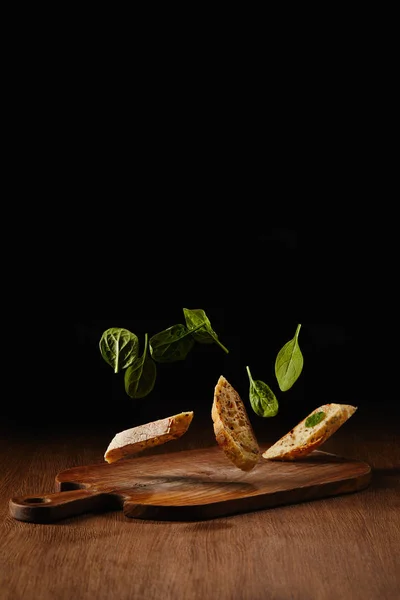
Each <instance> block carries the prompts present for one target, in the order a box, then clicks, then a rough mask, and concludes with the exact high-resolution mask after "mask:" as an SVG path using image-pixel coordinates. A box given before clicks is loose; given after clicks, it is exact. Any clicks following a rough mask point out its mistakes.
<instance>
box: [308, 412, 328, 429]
mask: <svg viewBox="0 0 400 600" xmlns="http://www.w3.org/2000/svg"><path fill="white" fill-rule="evenodd" d="M325 417H326V414H325V413H324V412H323V411H322V410H321V411H320V412H316V413H313V414H312V415H310V416H309V417H308V418H307V419H306V422H305V426H306V427H314V425H318V423H321V421H323V420H324V419H325Z"/></svg>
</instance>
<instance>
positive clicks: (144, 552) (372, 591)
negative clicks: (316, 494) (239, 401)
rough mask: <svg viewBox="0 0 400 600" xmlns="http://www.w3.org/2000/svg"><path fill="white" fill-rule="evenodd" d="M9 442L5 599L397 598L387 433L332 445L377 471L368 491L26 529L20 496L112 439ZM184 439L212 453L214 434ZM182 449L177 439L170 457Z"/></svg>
mask: <svg viewBox="0 0 400 600" xmlns="http://www.w3.org/2000/svg"><path fill="white" fill-rule="evenodd" d="M1 433H2V435H1V436H0V498H1V503H0V598H1V600H22V599H24V600H36V599H37V598H40V599H41V600H50V599H51V600H54V599H57V600H64V599H65V600H69V599H70V598H77V599H79V600H89V599H90V600H92V599H93V598H96V600H108V599H109V598H118V599H120V600H136V599H138V600H139V599H140V600H152V599H154V600H156V599H159V598H163V599H166V600H205V599H208V598H218V599H219V600H265V599H272V600H337V599H338V598H340V599H341V600H394V599H396V598H398V597H399V590H400V577H399V574H400V559H399V557H400V522H399V514H400V500H399V498H400V494H399V491H400V443H399V435H398V433H397V432H396V431H395V429H394V427H393V428H390V424H389V425H388V426H387V427H385V428H384V429H382V430H381V431H378V430H377V426H376V424H375V423H374V424H371V425H368V424H366V425H365V427H363V428H361V427H360V426H359V424H356V423H354V425H352V426H351V427H349V428H348V429H347V431H346V430H343V432H340V431H339V432H337V433H336V434H335V436H334V437H333V438H332V439H331V440H330V441H329V444H328V442H327V444H326V446H325V445H324V450H326V451H328V452H332V453H336V454H338V455H341V456H345V457H346V458H349V459H353V460H359V461H365V462H367V463H369V464H370V465H371V466H372V469H373V474H372V480H371V483H370V485H369V486H368V487H367V488H366V489H365V490H363V491H361V492H359V493H356V494H345V495H341V496H338V497H333V498H327V499H321V500H318V501H317V502H303V503H300V504H295V505H287V506H282V507H277V508H274V509H273V510H262V511H257V512H249V513H244V514H240V515H236V516H231V517H221V518H218V519H216V520H212V521H203V522H194V523H188V522H163V521H144V520H139V519H127V518H126V517H125V516H124V514H123V513H122V511H119V510H115V511H110V512H106V513H93V514H83V515H81V516H75V517H73V518H69V519H64V520H62V521H58V522H57V523H54V524H45V525H41V524H32V523H25V522H22V521H18V520H16V519H14V518H12V517H11V516H10V514H9V507H8V501H9V498H10V497H11V496H12V495H14V494H16V495H18V496H27V495H29V494H32V493H34V494H39V493H40V492H43V490H51V489H53V486H54V477H55V474H56V473H58V472H60V471H63V470H65V469H68V468H71V467H74V466H75V467H80V466H84V465H87V464H93V463H96V462H98V461H99V459H101V457H102V456H103V453H104V448H106V447H107V444H108V443H109V440H110V439H111V437H112V435H110V434H112V432H111V431H109V430H106V429H104V430H102V431H101V430H99V431H97V432H93V431H92V432H90V431H85V430H82V431H79V430H77V428H75V427H71V429H70V430H66V431H60V430H55V431H53V432H51V431H49V432H46V431H44V430H43V431H41V432H39V433H35V434H34V435H29V434H24V433H23V432H19V431H10V430H9V429H7V430H5V431H3V432H1ZM281 433H282V432H278V434H277V436H276V437H278V435H279V434H281ZM187 435H188V436H189V432H188V434H187ZM267 441H271V440H267ZM178 442H179V441H178ZM181 442H184V444H183V447H184V448H185V449H191V448H194V447H200V446H202V445H207V444H208V443H210V444H211V443H212V432H211V433H210V431H209V429H206V430H205V431H197V432H196V430H194V432H192V434H191V435H190V436H189V437H188V439H187V440H184V438H182V440H181ZM180 448H181V444H179V443H177V444H175V442H171V446H170V447H169V448H168V451H179V450H180ZM166 450H167V448H165V451H166ZM153 454H154V455H161V454H162V451H161V449H159V450H158V451H154V453H153Z"/></svg>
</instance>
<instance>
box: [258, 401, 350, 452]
mask: <svg viewBox="0 0 400 600" xmlns="http://www.w3.org/2000/svg"><path fill="white" fill-rule="evenodd" d="M356 410H357V407H356V406H352V405H350V404H335V403H331V404H323V405H322V406H320V407H318V408H316V409H315V410H313V411H312V412H311V413H310V414H309V415H308V416H307V417H305V418H304V419H303V420H302V421H300V422H299V423H298V424H297V425H296V426H295V427H294V428H293V429H292V430H291V431H289V432H288V433H286V434H285V435H284V436H283V437H281V438H280V439H279V440H278V441H277V442H276V443H275V444H273V445H272V446H271V447H270V448H268V450H266V451H265V452H264V453H263V454H262V456H263V458H266V459H268V460H297V459H299V458H303V457H305V456H308V455H309V454H310V453H311V452H312V451H313V450H315V449H316V448H319V446H321V445H322V444H323V443H324V442H326V440H327V439H328V438H330V437H331V435H333V434H334V433H335V431H337V430H338V429H339V427H341V426H342V425H343V424H344V423H345V422H346V421H347V420H348V419H349V418H350V417H351V416H352V415H353V414H354V413H355V411H356ZM318 412H324V413H325V418H324V419H323V420H322V421H321V422H320V423H318V424H317V425H315V426H311V427H306V426H305V423H306V420H307V419H308V418H309V417H310V416H311V415H313V414H315V413H318Z"/></svg>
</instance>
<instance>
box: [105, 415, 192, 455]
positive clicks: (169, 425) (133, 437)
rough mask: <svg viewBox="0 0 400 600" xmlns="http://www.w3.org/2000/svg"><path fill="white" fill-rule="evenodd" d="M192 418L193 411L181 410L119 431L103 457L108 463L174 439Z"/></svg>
mask: <svg viewBox="0 0 400 600" xmlns="http://www.w3.org/2000/svg"><path fill="white" fill-rule="evenodd" d="M192 419H193V411H190V412H182V413H179V414H177V415H173V416H172V417H166V418H165V419H160V420H158V421H152V422H151V423H146V424H145V425H139V426H138V427H133V428H132V429H126V430H125V431H121V432H120V433H117V434H116V436H115V437H114V438H113V439H112V440H111V443H110V445H109V446H108V448H107V450H106V453H105V454H104V459H105V460H106V461H107V462H108V463H112V462H115V461H117V460H120V459H121V458H126V457H128V456H131V455H133V454H137V453H138V452H142V451H143V450H146V449H147V448H153V447H154V446H160V445H161V444H165V443H166V442H170V441H172V440H176V439H177V438H180V437H181V436H182V435H183V434H184V433H186V431H187V430H188V428H189V425H190V423H191V422H192Z"/></svg>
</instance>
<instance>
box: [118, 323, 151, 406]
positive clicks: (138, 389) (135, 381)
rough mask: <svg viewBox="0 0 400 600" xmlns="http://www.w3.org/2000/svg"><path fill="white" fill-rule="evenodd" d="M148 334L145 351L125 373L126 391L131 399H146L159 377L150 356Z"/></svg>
mask: <svg viewBox="0 0 400 600" xmlns="http://www.w3.org/2000/svg"><path fill="white" fill-rule="evenodd" d="M147 339H148V338H147V333H146V334H145V341H144V351H143V354H142V356H138V358H136V359H135V360H134V361H133V363H132V364H131V365H130V367H128V368H127V369H126V371H125V376H124V383H125V391H126V393H127V394H128V396H130V397H131V398H144V397H145V396H147V395H148V394H150V392H151V391H152V390H153V388H154V384H155V382H156V377H157V367H156V364H155V362H154V361H153V360H152V359H151V358H150V356H149V355H148V341H147Z"/></svg>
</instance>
